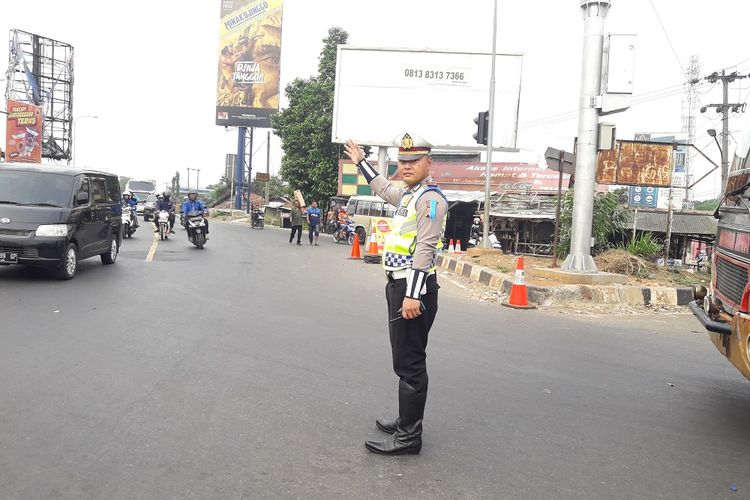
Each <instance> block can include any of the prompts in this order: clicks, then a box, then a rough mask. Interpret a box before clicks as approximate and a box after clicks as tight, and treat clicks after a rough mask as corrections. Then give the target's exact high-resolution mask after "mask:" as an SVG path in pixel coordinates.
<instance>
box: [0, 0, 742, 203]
mask: <svg viewBox="0 0 750 500" xmlns="http://www.w3.org/2000/svg"><path fill="white" fill-rule="evenodd" d="M579 5H580V2H579V0H538V1H536V2H519V1H512V2H511V1H508V0H498V9H499V14H498V18H499V19H498V34H497V47H498V51H499V52H501V51H505V52H521V53H523V55H524V61H523V75H522V87H521V98H520V99H521V101H520V113H519V132H518V147H519V148H521V151H520V152H519V153H517V154H503V155H502V156H501V157H496V160H498V161H530V162H536V161H539V162H543V158H542V154H543V152H544V150H545V149H546V148H547V147H549V146H552V147H555V148H558V149H571V147H572V142H573V138H574V137H575V136H576V132H577V124H578V118H577V114H576V113H575V110H576V109H577V106H578V100H579V88H580V73H581V49H582V35H583V20H582V18H581V15H580V8H579ZM492 8H493V2H492V0H468V1H466V2H461V3H457V2H448V1H435V0H429V1H428V0H409V1H404V0H400V1H394V0H380V1H378V2H365V1H361V0H348V1H343V0H326V1H325V2H310V1H306V0H286V2H285V4H284V18H283V23H284V24H283V33H282V55H281V84H282V87H283V86H285V85H286V84H287V83H288V82H290V81H291V80H293V79H294V78H307V77H309V76H311V75H313V74H315V73H316V72H317V62H318V55H319V53H320V50H321V48H322V39H323V38H324V37H325V36H326V33H327V31H328V29H329V28H330V27H332V26H338V27H341V28H343V29H345V30H346V31H347V32H348V33H349V43H350V44H352V45H360V46H378V47H407V48H416V49H418V48H430V49H452V50H464V51H475V52H488V51H490V50H491V47H492ZM219 10H220V0H198V1H191V2H186V1H179V0H150V1H148V2H147V1H144V0H130V1H128V2H117V3H114V2H102V1H93V0H75V1H74V0H34V1H33V2H30V3H29V2H10V1H3V2H0V33H8V31H9V30H10V29H12V28H17V29H22V30H25V31H30V32H34V33H37V34H40V35H44V36H47V37H51V38H54V39H57V40H61V41H64V42H67V43H70V44H72V45H73V46H74V47H75V87H74V116H75V117H83V116H87V115H96V116H98V117H99V118H97V119H92V118H82V119H80V120H79V121H78V124H77V126H76V135H77V138H76V148H77V151H76V156H77V158H76V163H77V164H78V165H79V166H87V167H95V168H99V169H103V170H106V171H110V172H113V173H116V174H118V175H124V176H130V177H145V178H155V179H156V180H157V181H158V182H159V183H160V185H163V184H161V183H164V182H166V181H168V180H169V179H170V178H171V177H172V176H173V175H174V172H175V171H180V172H181V176H182V178H183V179H186V176H187V168H200V169H201V173H200V182H201V187H205V185H206V184H210V183H214V182H217V181H218V180H219V178H220V177H221V175H223V172H224V160H225V155H226V153H232V152H235V151H236V142H237V133H236V130H234V129H230V130H225V129H224V128H223V127H219V126H216V125H215V124H214V117H215V109H214V106H215V88H216V76H217V65H218V61H217V54H218V45H219V42H218V31H219V26H218V21H219ZM656 12H658V15H659V16H660V19H661V22H660V21H659V19H658V18H657V14H656ZM748 18H750V3H748V2H745V1H743V0H714V1H712V2H710V3H708V2H702V1H699V0H612V8H611V9H610V12H609V16H608V18H607V23H606V30H607V31H608V32H612V33H628V34H636V35H637V44H636V61H635V93H634V105H633V106H632V107H631V108H630V109H629V110H627V111H625V112H623V113H620V114H616V115H611V116H608V117H606V118H603V119H602V121H606V122H611V123H615V124H616V125H617V136H618V138H620V139H630V138H632V137H633V134H634V133H636V132H659V133H673V132H680V131H681V128H682V115H683V106H682V101H683V99H684V86H683V85H682V84H683V83H684V81H685V76H684V70H685V69H686V68H687V67H688V64H689V60H690V57H691V56H693V55H696V56H698V57H699V58H700V63H701V67H702V71H701V74H702V75H707V74H709V73H711V72H713V71H717V70H721V69H724V68H726V69H730V70H735V69H737V70H739V71H740V72H741V73H744V74H748V73H750V48H748V44H747V42H746V40H745V39H744V36H743V35H744V33H745V32H746V26H747V19H748ZM4 36H7V35H4ZM375 70H376V68H373V71H375ZM500 77H501V76H500V75H498V78H500ZM0 78H3V77H2V76H0ZM0 83H2V85H3V87H4V86H5V82H0ZM699 92H700V93H699V98H700V102H701V103H702V104H709V103H717V102H721V85H715V86H713V85H710V84H703V85H701V86H700V87H699ZM748 94H750V79H747V80H744V81H742V82H735V84H733V85H732V87H731V91H730V100H731V101H732V102H745V101H746V100H747V98H748ZM281 106H282V107H284V106H286V100H285V98H284V97H283V92H282V99H281ZM747 114H750V112H748V113H747ZM743 119H744V120H746V119H747V117H744V118H743ZM741 123H742V120H741V119H740V117H739V116H738V115H733V116H732V118H731V122H730V128H731V129H732V136H733V137H738V134H739V128H740V126H741ZM394 126H395V127H397V125H394ZM708 128H716V129H718V130H720V129H721V123H720V120H719V115H717V114H716V113H715V112H714V111H712V110H709V111H708V112H707V113H705V114H700V113H698V114H697V127H696V132H697V133H696V139H695V144H696V145H697V146H699V147H701V148H705V152H706V154H708V155H709V156H710V157H711V158H713V159H714V160H715V161H717V162H718V161H719V160H720V154H719V151H718V149H717V148H716V145H715V144H714V143H713V139H711V137H709V136H708V135H707V134H706V129H708ZM267 132H268V131H267V130H264V129H256V133H255V138H256V142H255V147H254V149H255V150H257V151H258V152H257V155H256V156H255V159H254V170H255V171H256V172H257V171H265V169H266V155H265V151H266V144H265V142H266V137H267ZM398 132H399V130H397V129H396V130H394V135H396V134H397V133H398ZM0 134H2V136H4V135H5V123H4V121H0ZM733 150H734V148H733V146H730V151H733ZM281 155H282V151H281V144H280V141H279V139H278V138H277V137H276V136H274V135H273V134H271V158H270V165H269V166H270V170H271V172H272V173H274V172H277V171H278V169H279V166H280V163H281ZM692 165H693V166H692V167H691V168H692V173H693V174H695V175H696V178H697V177H699V176H700V175H702V174H703V173H705V172H707V171H708V169H709V168H710V165H709V164H708V163H707V162H705V161H702V160H701V161H698V160H696V161H693V163H692ZM191 176H192V178H193V181H192V182H195V181H194V176H195V172H193V173H192V174H191ZM718 190H719V175H718V171H717V172H715V174H714V175H711V176H709V177H708V178H706V180H704V181H702V182H701V183H699V184H698V185H697V186H696V187H695V188H694V191H693V196H694V198H695V199H706V198H711V197H713V196H715V195H716V194H717V193H718Z"/></svg>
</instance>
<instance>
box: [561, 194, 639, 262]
mask: <svg viewBox="0 0 750 500" xmlns="http://www.w3.org/2000/svg"><path fill="white" fill-rule="evenodd" d="M573 197H574V195H573V190H572V189H570V190H568V192H567V193H565V194H564V195H563V201H562V211H561V213H560V245H559V246H558V249H557V255H558V257H565V256H566V255H568V254H569V253H570V231H571V226H572V225H573ZM627 219H628V209H627V208H625V207H623V206H621V205H620V203H619V197H618V195H617V193H615V192H611V193H599V194H597V195H596V196H595V197H594V210H593V218H592V221H591V236H592V237H593V238H594V241H595V242H596V243H595V244H594V247H593V248H592V249H591V252H592V254H593V255H598V254H600V253H602V252H605V251H607V250H610V249H612V248H613V246H614V245H613V244H612V241H620V236H621V235H622V231H623V228H624V227H625V224H626V222H627Z"/></svg>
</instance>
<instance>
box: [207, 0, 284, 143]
mask: <svg viewBox="0 0 750 500" xmlns="http://www.w3.org/2000/svg"><path fill="white" fill-rule="evenodd" d="M283 3H284V2H283V0H221V22H220V23H219V67H218V82H217V89H216V124H217V125H224V126H244V127H262V128H270V127H271V115H272V114H274V113H276V112H277V111H278V109H279V77H280V64H279V62H280V58H281V19H282V7H283Z"/></svg>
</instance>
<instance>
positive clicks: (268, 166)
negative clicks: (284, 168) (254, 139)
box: [266, 130, 271, 203]
mask: <svg viewBox="0 0 750 500" xmlns="http://www.w3.org/2000/svg"><path fill="white" fill-rule="evenodd" d="M266 175H268V181H267V182H266V203H268V201H269V200H270V199H271V131H270V130H269V131H268V136H266Z"/></svg>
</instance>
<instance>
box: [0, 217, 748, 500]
mask: <svg viewBox="0 0 750 500" xmlns="http://www.w3.org/2000/svg"><path fill="white" fill-rule="evenodd" d="M287 237H288V233H287V232H281V231H280V230H275V229H270V228H268V229H266V230H264V231H252V230H249V229H248V228H247V226H244V225H243V226H240V225H234V224H219V223H213V224H212V232H211V240H210V241H209V242H208V244H207V246H206V249H205V250H203V251H200V250H197V249H195V248H193V247H192V246H191V245H189V244H188V242H187V241H186V238H185V234H184V232H183V231H182V230H179V229H178V231H177V235H176V237H175V238H173V239H171V240H169V241H166V242H159V243H158V246H157V248H156V251H155V253H154V256H153V260H152V261H151V262H146V257H147V254H148V252H149V249H150V247H151V245H152V240H151V235H150V234H148V233H147V232H146V231H144V228H141V229H140V230H139V231H138V233H136V235H135V238H134V239H133V240H130V241H126V242H125V243H124V245H123V248H122V252H121V253H120V257H119V260H118V262H117V263H116V264H115V265H114V266H102V265H101V264H100V263H99V260H98V259H92V260H89V261H84V262H83V263H82V264H81V269H80V271H79V275H78V276H77V277H76V278H75V279H74V280H73V281H70V282H61V281H56V280H54V279H52V278H48V277H47V276H46V275H44V274H41V273H30V272H27V271H25V270H24V269H22V268H0V381H2V383H0V497H1V498H5V499H31V498H33V499H45V498H55V499H58V498H64V499H88V498H96V499H137V498H144V499H168V498H196V499H205V498H221V499H223V498H229V499H234V498H236V499H240V498H242V499H256V498H325V499H333V498H342V499H352V498H430V499H432V498H450V499H454V498H498V499H499V498H523V499H526V498H530V499H536V498H540V499H542V498H592V499H603V498H634V499H635V498H638V499H641V498H648V499H651V498H670V499H671V498H674V499H692V498H695V499H717V498H738V499H739V498H742V499H747V498H750V382H748V381H746V380H745V379H744V378H742V377H741V376H740V375H739V374H738V373H737V372H736V371H735V370H734V368H733V367H731V366H730V365H729V364H728V363H726V362H725V361H724V360H723V358H722V357H721V356H720V355H719V354H718V353H717V352H716V351H715V349H714V347H713V346H712V345H711V344H710V343H709V341H708V339H707V338H706V336H705V334H703V333H700V331H699V328H698V325H697V323H696V322H695V321H694V320H693V319H692V318H691V317H690V316H688V315H663V316H659V315H651V316H644V317H639V316H625V317H614V316H611V317H586V318H577V317H575V316H567V315H562V314H559V313H554V312H545V311H515V310H508V309H505V308H501V307H499V306H497V305H495V304H488V303H482V302H477V301H473V300H471V299H469V298H468V297H466V293H465V291H464V290H462V289H461V288H460V287H458V286H456V285H455V284H454V283H452V282H451V281H450V280H449V279H447V277H444V278H443V279H441V284H442V289H441V300H440V312H439V313H438V318H437V321H436V324H435V327H434V328H433V332H432V335H431V340H430V346H429V359H428V369H429V372H430V394H429V398H428V403H427V410H426V418H425V434H424V447H423V451H422V454H421V455H420V456H418V457H383V456H378V455H372V454H370V453H368V452H367V451H366V450H365V449H364V447H363V442H364V440H365V439H370V438H375V437H378V436H381V435H382V434H380V433H379V432H378V431H377V430H376V429H375V426H374V419H375V418H376V417H379V416H393V415H395V411H396V387H397V384H396V379H395V376H394V375H393V374H392V372H391V371H390V348H389V345H388V336H387V333H386V326H385V323H386V312H385V305H384V299H383V285H384V283H383V278H382V273H381V272H380V271H379V270H378V268H377V266H374V265H367V264H364V263H362V262H355V261H351V260H347V258H346V257H347V256H348V253H349V249H348V248H347V247H346V246H344V245H336V244H334V243H333V242H332V240H330V239H329V238H328V237H321V246H320V247H310V246H308V245H306V244H305V245H304V246H302V247H297V246H296V245H289V244H288V243H287V241H286V239H287ZM733 484H734V485H736V488H737V491H736V492H734V491H731V489H730V487H731V485H733Z"/></svg>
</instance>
